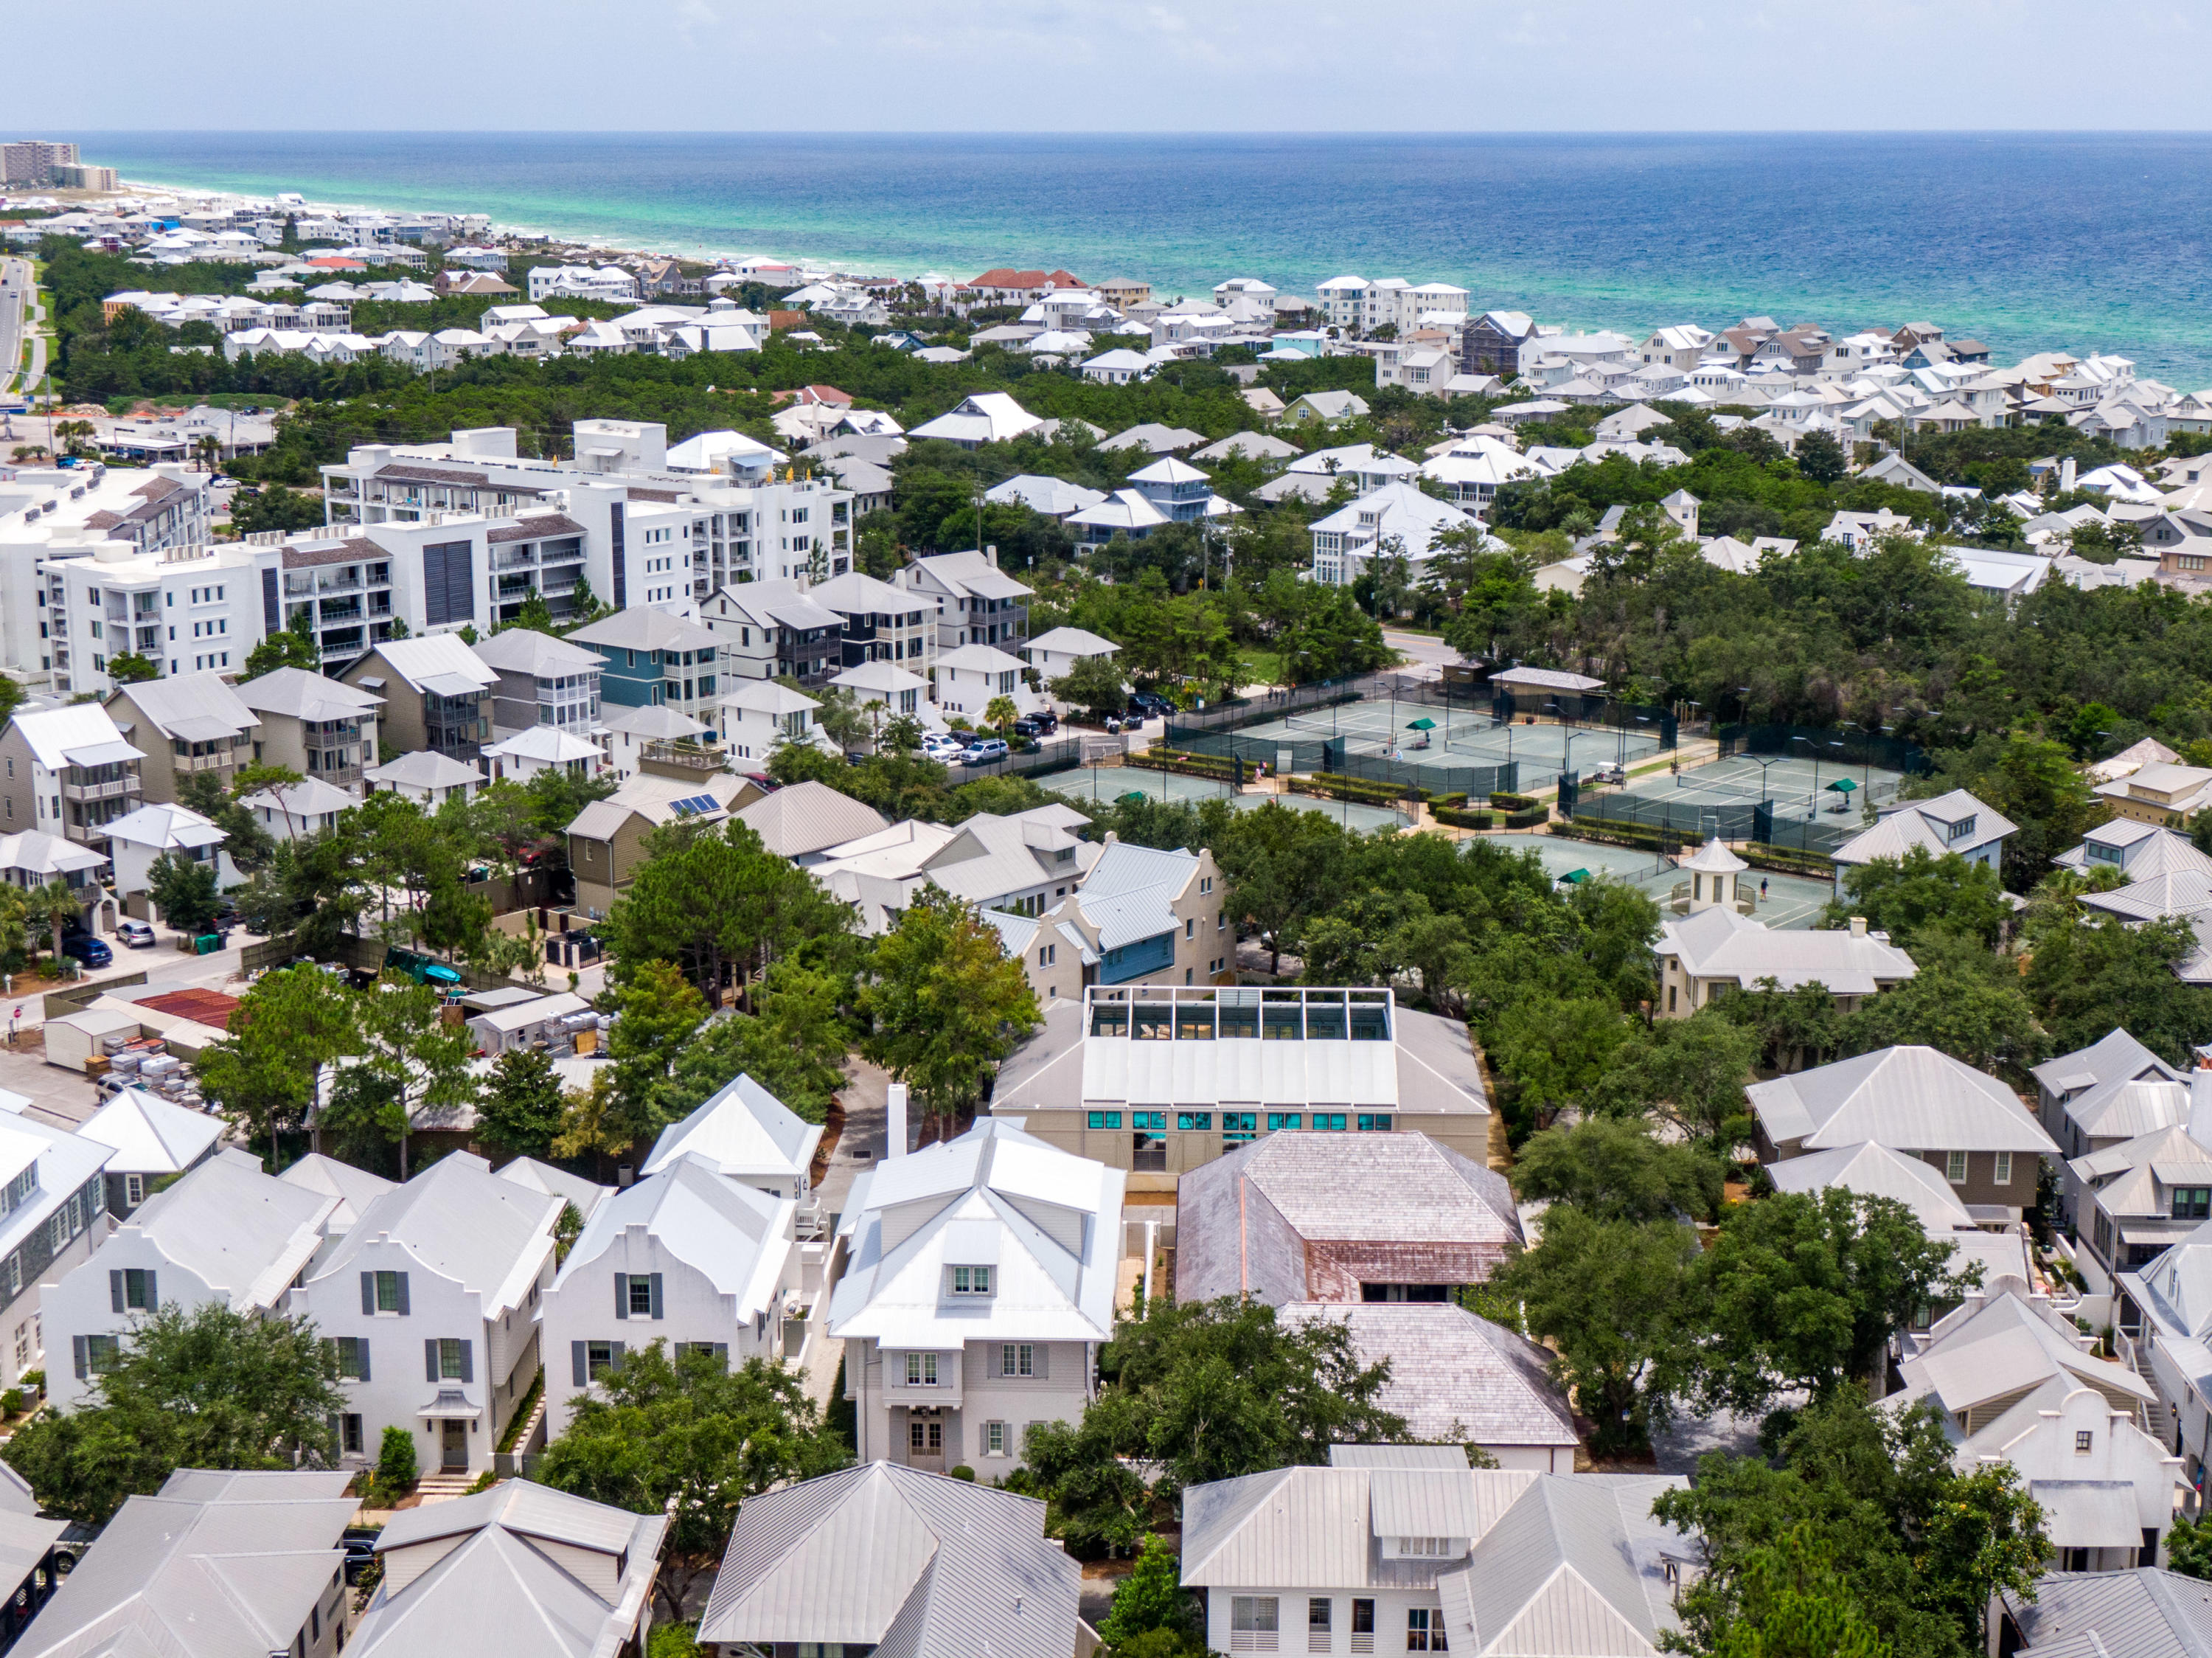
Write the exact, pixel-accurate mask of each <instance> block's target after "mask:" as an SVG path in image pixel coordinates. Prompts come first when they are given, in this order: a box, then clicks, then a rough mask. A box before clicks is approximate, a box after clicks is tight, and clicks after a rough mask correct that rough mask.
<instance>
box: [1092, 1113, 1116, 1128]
mask: <svg viewBox="0 0 2212 1658" xmlns="http://www.w3.org/2000/svg"><path fill="white" fill-rule="evenodd" d="M1090 1123H1091V1127H1093V1128H1119V1127H1121V1112H1118V1111H1094V1112H1091V1116H1090Z"/></svg>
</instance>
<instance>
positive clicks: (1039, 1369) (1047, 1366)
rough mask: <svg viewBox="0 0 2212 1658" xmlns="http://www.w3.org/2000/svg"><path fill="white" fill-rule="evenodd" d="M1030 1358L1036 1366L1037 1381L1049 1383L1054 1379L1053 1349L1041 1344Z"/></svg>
mask: <svg viewBox="0 0 2212 1658" xmlns="http://www.w3.org/2000/svg"><path fill="white" fill-rule="evenodd" d="M1030 1358H1031V1360H1032V1361H1033V1363H1034V1366H1035V1369H1036V1379H1037V1380H1038V1381H1050V1380H1051V1379H1052V1349H1051V1348H1049V1347H1048V1346H1046V1345H1045V1344H1043V1343H1042V1342H1039V1343H1037V1344H1036V1349H1035V1350H1034V1351H1032V1353H1031V1354H1030Z"/></svg>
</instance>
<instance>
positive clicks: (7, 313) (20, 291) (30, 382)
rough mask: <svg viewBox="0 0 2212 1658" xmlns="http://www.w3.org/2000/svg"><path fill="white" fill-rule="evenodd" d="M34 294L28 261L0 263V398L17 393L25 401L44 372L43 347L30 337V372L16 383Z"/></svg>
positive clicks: (12, 259)
mask: <svg viewBox="0 0 2212 1658" xmlns="http://www.w3.org/2000/svg"><path fill="white" fill-rule="evenodd" d="M35 291H36V290H34V289H33V287H32V285H31V262H30V260H28V259H14V258H8V259H0V398H4V397H6V396H7V395H9V393H14V392H16V391H18V390H20V391H21V393H23V395H25V396H28V395H29V394H30V393H32V392H33V390H34V389H35V388H36V387H37V386H38V383H39V381H40V380H41V379H43V378H44V377H45V375H46V341H45V339H44V338H40V337H37V336H33V338H32V340H31V371H30V373H29V375H27V376H26V377H24V378H23V379H22V380H21V382H20V384H19V382H18V380H17V375H18V372H19V371H20V370H21V368H22V363H23V339H24V336H25V335H26V334H27V333H28V332H29V330H30V327H31V325H32V323H33V321H34V320H36V318H35V316H34V315H33V311H32V296H33V293H34V292H35Z"/></svg>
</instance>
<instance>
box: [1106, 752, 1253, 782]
mask: <svg viewBox="0 0 2212 1658" xmlns="http://www.w3.org/2000/svg"><path fill="white" fill-rule="evenodd" d="M1130 761H1131V763H1132V764H1133V765H1141V766H1144V767H1146V768H1147V769H1149V770H1152V771H1180V772H1182V773H1184V774H1185V775H1186V776H1188V777H1210V778H1212V779H1213V780H1214V781H1215V782H1217V783H1234V782H1236V781H1237V762H1236V761H1235V760H1234V759H1231V758H1230V757H1229V756H1227V755H1225V754H1191V753H1184V752H1183V751H1182V750H1181V749H1174V748H1155V749H1153V750H1152V751H1151V752H1150V753H1145V754H1135V755H1131V756H1130ZM1253 771H1254V768H1253V767H1252V766H1250V765H1246V766H1245V768H1244V775H1245V776H1246V777H1250V776H1252V775H1253Z"/></svg>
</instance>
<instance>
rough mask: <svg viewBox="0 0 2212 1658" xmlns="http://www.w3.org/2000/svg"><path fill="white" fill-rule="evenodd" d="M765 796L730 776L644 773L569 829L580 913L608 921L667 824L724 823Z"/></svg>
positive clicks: (746, 781) (723, 773) (745, 781)
mask: <svg viewBox="0 0 2212 1658" xmlns="http://www.w3.org/2000/svg"><path fill="white" fill-rule="evenodd" d="M762 792H763V791H762V789H761V787H760V785H759V784H758V783H754V782H752V781H750V779H749V778H744V777H735V776H732V774H731V773H729V772H727V771H714V772H706V773H702V774H700V775H698V776H696V777H688V778H687V777H661V776H659V775H657V774H656V773H653V772H650V771H641V772H640V773H638V774H637V775H636V776H635V777H630V778H629V779H628V780H627V781H625V782H624V783H623V784H622V786H621V787H620V788H618V789H616V790H615V792H614V793H613V794H611V795H608V796H607V797H606V798H605V800H596V801H593V802H591V803H590V804H589V805H587V806H586V807H585V808H584V809H583V810H582V811H580V812H579V813H578V814H576V816H575V819H574V821H573V822H571V823H570V824H569V825H568V868H569V869H571V870H572V871H573V872H574V875H575V877H576V907H577V908H578V909H580V910H582V911H584V912H585V914H586V915H588V916H592V917H599V916H603V915H605V913H606V912H607V908H608V906H609V905H611V904H612V903H613V902H614V900H615V899H617V897H619V896H620V895H621V894H622V893H623V892H624V891H626V890H627V889H628V888H629V883H630V880H631V878H632V877H633V876H634V875H635V874H636V873H637V867H638V865H639V864H641V863H644V862H645V840H646V837H647V835H648V834H650V833H651V832H653V830H654V829H656V828H658V827H659V826H661V825H662V824H664V823H672V822H674V821H676V820H678V819H679V818H681V819H686V820H693V819H696V820H698V821H699V822H702V823H708V824H714V823H720V822H722V821H723V820H726V818H727V817H728V816H729V814H731V812H732V811H733V810H735V809H736V808H738V807H740V806H742V805H744V803H745V802H748V801H750V800H754V799H757V798H758V796H759V795H761V793H762Z"/></svg>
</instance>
